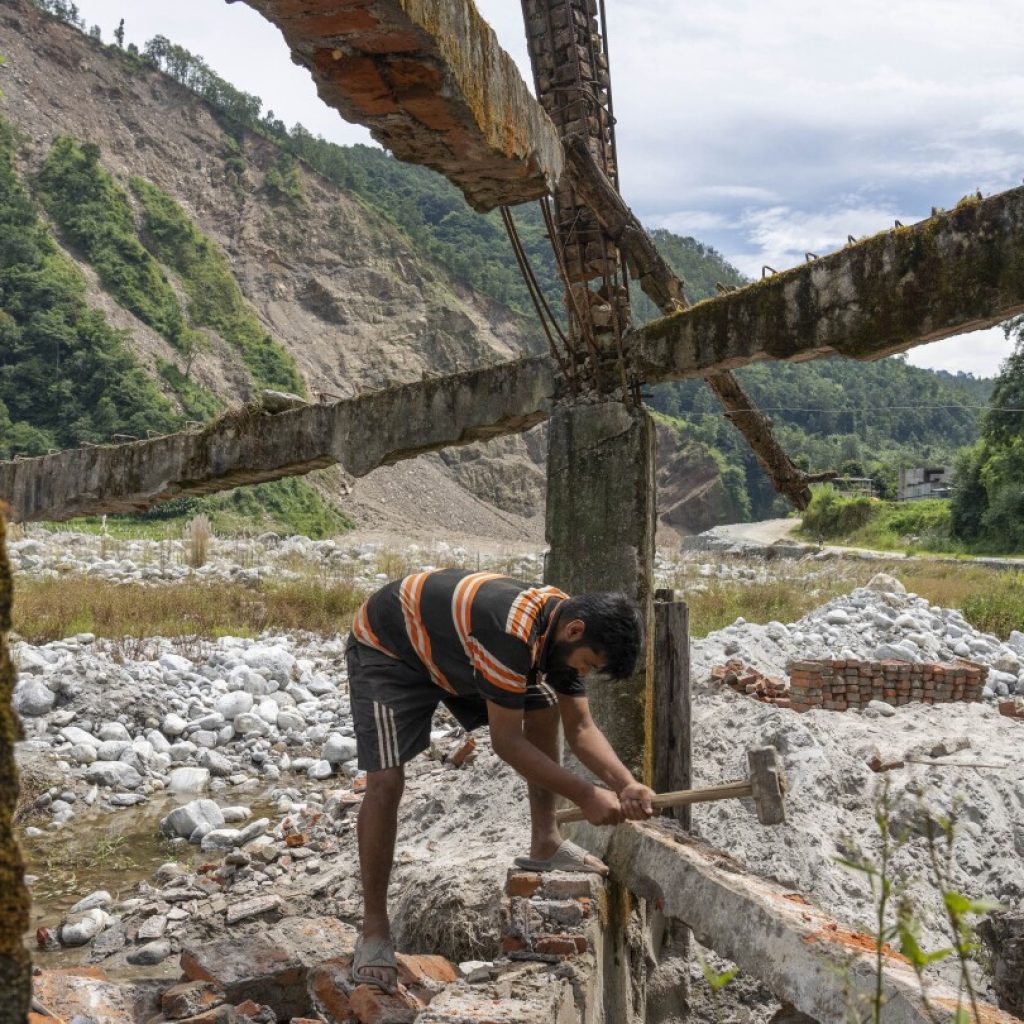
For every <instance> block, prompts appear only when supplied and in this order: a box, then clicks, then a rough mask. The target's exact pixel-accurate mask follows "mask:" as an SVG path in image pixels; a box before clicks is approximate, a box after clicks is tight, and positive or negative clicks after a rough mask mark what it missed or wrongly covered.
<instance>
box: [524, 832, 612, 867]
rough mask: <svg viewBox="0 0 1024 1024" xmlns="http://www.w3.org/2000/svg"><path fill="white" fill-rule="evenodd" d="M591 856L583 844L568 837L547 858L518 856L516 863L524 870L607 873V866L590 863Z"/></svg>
mask: <svg viewBox="0 0 1024 1024" xmlns="http://www.w3.org/2000/svg"><path fill="white" fill-rule="evenodd" d="M588 856H589V854H588V853H587V851H586V850H584V849H583V847H582V846H577V845H576V844H575V843H573V842H570V841H569V840H568V839H566V840H565V842H563V843H562V845H561V846H560V847H559V848H558V849H557V850H555V852H554V853H553V854H552V855H551V856H550V857H548V859H547V860H535V859H534V858H533V857H516V859H515V861H514V863H515V866H516V867H517V868H521V869H522V870H523V871H585V872H590V873H591V874H595V875H605V874H607V873H608V870H607V868H599V867H597V866H596V865H594V864H588V863H587V860H586V858H587V857H588Z"/></svg>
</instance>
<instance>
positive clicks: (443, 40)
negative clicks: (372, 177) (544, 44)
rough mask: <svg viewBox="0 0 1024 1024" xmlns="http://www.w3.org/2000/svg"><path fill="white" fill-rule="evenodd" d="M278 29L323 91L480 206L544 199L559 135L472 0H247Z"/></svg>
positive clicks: (556, 161)
mask: <svg viewBox="0 0 1024 1024" xmlns="http://www.w3.org/2000/svg"><path fill="white" fill-rule="evenodd" d="M246 3H248V4H249V6H250V7H254V8H255V9H256V10H258V11H259V12H260V13H261V14H262V15H263V16H264V17H265V18H267V19H268V20H269V21H271V22H273V23H274V24H275V25H277V27H278V28H279V29H280V30H281V32H282V34H283V35H284V38H285V41H286V42H287V44H288V47H289V49H290V50H291V51H292V59H293V60H294V61H295V62H296V63H297V64H301V65H304V66H305V67H306V68H308V69H309V71H310V73H311V74H312V76H313V80H314V82H315V83H316V87H317V91H318V92H319V94H320V98H321V99H322V100H323V101H324V102H325V103H327V104H328V105H329V106H331V107H334V108H335V109H336V110H338V111H340V112H341V114H342V115H343V116H344V117H345V119H346V120H349V121H354V122H356V123H357V124H363V125H366V127H368V128H369V129H370V133H371V134H372V135H373V137H374V138H375V139H376V140H377V141H378V142H380V143H381V144H382V145H383V146H384V147H385V148H386V149H389V150H391V152H392V153H394V155H395V156H396V157H398V158H399V159H400V160H408V161H410V162H411V163H417V164H423V165H425V166H427V167H432V168H433V169H434V170H436V171H440V172H441V173H442V174H443V175H445V177H447V178H448V180H449V181H451V182H452V183H453V184H454V185H456V186H457V187H458V188H460V189H462V192H463V194H464V195H465V196H466V199H467V201H468V202H469V204H470V205H471V206H473V207H474V208H475V209H477V210H480V211H486V210H493V209H494V208H495V207H497V206H501V205H514V204H516V203H523V202H527V201H528V200H531V199H539V198H540V197H541V196H544V195H546V194H547V193H548V192H550V191H551V190H552V189H553V188H554V186H555V184H556V183H557V181H558V179H559V178H560V177H561V173H562V165H563V155H562V146H561V143H560V141H559V138H558V132H557V131H556V129H555V127H554V125H553V124H552V123H551V120H550V119H549V118H548V116H547V114H546V113H545V112H544V110H543V109H542V108H541V106H540V104H539V103H537V101H536V100H535V99H534V98H533V97H532V96H531V95H530V92H529V90H528V88H527V86H526V83H525V82H524V81H523V78H522V76H521V75H520V74H519V71H518V69H517V68H516V65H515V62H514V61H513V60H512V58H511V57H510V56H509V55H508V54H507V53H506V52H505V51H504V50H503V49H502V48H501V46H500V45H499V44H498V40H497V37H496V36H495V34H494V31H493V30H492V29H491V27H490V26H489V25H488V24H487V22H486V21H484V19H483V18H482V17H481V16H480V13H479V12H478V11H477V9H476V7H475V6H474V4H473V2H472V0H448V2H446V3H437V2H436V0H345V2H344V3H340V4H332V5H324V4H318V3H315V2H313V0H246Z"/></svg>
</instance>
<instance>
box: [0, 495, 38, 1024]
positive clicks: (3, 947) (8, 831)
mask: <svg viewBox="0 0 1024 1024" xmlns="http://www.w3.org/2000/svg"><path fill="white" fill-rule="evenodd" d="M5 541H6V527H5V524H4V519H3V516H2V515H0V1024H22V1022H23V1021H24V1020H26V1019H27V1017H28V1006H29V995H30V992H31V986H32V982H31V964H30V962H29V957H28V952H27V951H26V949H25V946H24V944H23V943H22V936H23V935H24V934H25V931H26V929H27V928H28V924H29V917H28V908H29V899H28V891H27V890H26V888H25V878H24V876H25V869H24V864H23V863H22V859H21V851H20V850H19V849H18V844H17V843H16V842H15V839H14V810H15V807H16V805H17V800H18V773H17V769H16V768H15V764H14V742H15V740H17V739H19V738H20V735H21V733H20V724H19V722H18V718H17V715H16V714H15V712H14V705H13V703H12V697H13V694H14V676H15V673H14V665H13V663H12V662H11V652H10V649H9V648H8V646H7V633H8V631H9V630H10V628H11V602H12V583H11V567H10V563H9V562H8V561H7V549H6V545H5Z"/></svg>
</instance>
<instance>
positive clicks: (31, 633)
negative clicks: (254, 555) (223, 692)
mask: <svg viewBox="0 0 1024 1024" xmlns="http://www.w3.org/2000/svg"><path fill="white" fill-rule="evenodd" d="M362 600H363V595H362V593H360V592H359V591H357V590H356V589H355V588H354V587H353V586H352V584H351V583H349V582H347V581H344V580H334V579H330V580H329V579H324V578H316V577H310V578H308V579H302V580H292V581H285V582H275V583H267V584H264V585H262V586H259V587H255V588H253V587H247V586H244V585H242V584H240V583H181V584H176V585H174V586H164V587H152V586H141V585H138V584H120V585H119V584H116V583H110V582H105V581H102V580H95V579H89V578H87V577H78V576H68V577H65V578H63V579H42V580H34V579H28V580H21V581H19V583H18V585H17V589H16V592H15V602H14V629H15V631H16V632H17V633H18V634H19V635H20V636H21V637H23V638H24V639H25V640H27V641H28V642H29V643H32V644H44V643H49V642H50V641H51V640H60V639H62V638H64V637H67V636H72V635H74V634H75V633H83V632H85V633H95V634H96V635H97V636H98V637H106V638H112V639H121V638H126V637H127V638H135V639H136V640H139V641H141V640H143V639H145V638H147V637H153V636H166V637H192V638H198V639H211V640H212V639H216V638H217V637H220V636H248V637H254V636H257V635H258V634H260V633H262V632H263V631H264V630H268V629H289V630H308V631H311V632H315V633H322V634H327V635H332V634H335V633H340V632H345V631H347V630H348V628H349V626H350V625H351V622H352V616H353V614H354V613H355V611H356V610H357V609H358V607H359V605H360V604H361V603H362Z"/></svg>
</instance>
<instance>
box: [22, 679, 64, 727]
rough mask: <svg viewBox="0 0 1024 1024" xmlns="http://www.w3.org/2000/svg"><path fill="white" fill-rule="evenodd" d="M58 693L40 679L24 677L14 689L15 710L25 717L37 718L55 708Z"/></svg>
mask: <svg viewBox="0 0 1024 1024" xmlns="http://www.w3.org/2000/svg"><path fill="white" fill-rule="evenodd" d="M56 702H57V695H56V694H55V693H54V692H53V690H51V689H50V688H49V687H48V686H46V685H45V684H44V683H42V682H40V681H39V680H38V679H32V678H28V679H22V680H20V681H19V682H18V685H17V686H16V687H15V689H14V710H15V711H17V712H18V714H19V715H22V716H23V717H25V718H37V717H39V715H45V714H47V713H48V712H50V711H52V710H53V705H54V704H55V703H56Z"/></svg>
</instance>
